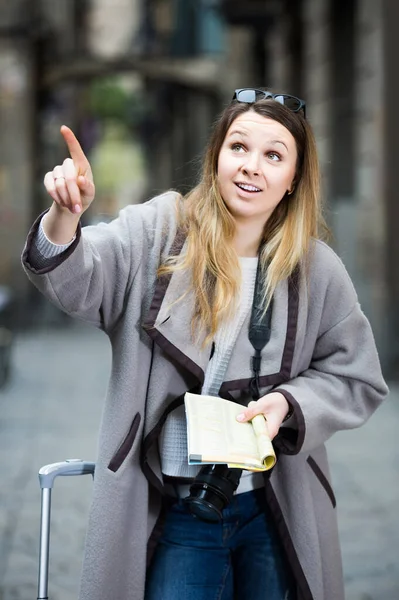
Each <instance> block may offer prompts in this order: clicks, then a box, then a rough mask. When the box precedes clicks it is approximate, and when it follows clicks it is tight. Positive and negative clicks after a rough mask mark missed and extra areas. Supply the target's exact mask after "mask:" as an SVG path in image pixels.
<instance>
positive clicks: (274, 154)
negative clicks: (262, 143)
mask: <svg viewBox="0 0 399 600" xmlns="http://www.w3.org/2000/svg"><path fill="white" fill-rule="evenodd" d="M266 156H267V157H268V158H270V159H271V160H273V161H275V162H277V161H279V160H281V156H280V154H278V153H277V152H267V154H266Z"/></svg>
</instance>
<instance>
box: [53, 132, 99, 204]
mask: <svg viewBox="0 0 399 600" xmlns="http://www.w3.org/2000/svg"><path fill="white" fill-rule="evenodd" d="M61 134H62V137H63V138H64V140H65V142H66V145H67V146H68V150H69V154H70V156H71V158H66V159H65V160H64V162H63V163H62V165H57V166H56V167H54V169H53V170H52V171H49V172H48V173H46V175H45V177H44V185H45V188H46V190H47V192H48V194H49V195H50V196H51V198H52V199H53V200H54V202H56V204H57V205H58V206H59V207H61V208H62V209H68V210H69V211H70V212H71V213H72V214H74V215H80V214H82V213H83V212H84V211H85V210H86V209H87V208H88V207H89V206H90V204H91V203H92V201H93V199H94V194H95V188H94V181H93V173H92V171H91V167H90V163H89V161H88V160H87V158H86V155H85V154H84V152H83V150H82V147H81V145H80V144H79V142H78V140H77V139H76V137H75V134H74V133H73V131H72V130H71V129H69V127H66V125H63V126H62V127H61Z"/></svg>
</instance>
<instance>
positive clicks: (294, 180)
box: [287, 176, 296, 196]
mask: <svg viewBox="0 0 399 600" xmlns="http://www.w3.org/2000/svg"><path fill="white" fill-rule="evenodd" d="M295 187H296V176H295V177H294V179H293V180H292V181H291V186H290V188H289V189H288V190H287V195H288V196H291V194H293V193H294V191H295Z"/></svg>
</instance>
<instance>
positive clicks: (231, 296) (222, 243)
mask: <svg viewBox="0 0 399 600" xmlns="http://www.w3.org/2000/svg"><path fill="white" fill-rule="evenodd" d="M248 110H251V111H254V112H256V113H258V114H259V115H261V116H263V117H266V118H270V119H274V120H275V121H277V122H279V123H281V124H282V125H283V126H284V127H286V128H287V129H288V131H289V132H290V133H291V134H292V136H293V137H294V139H295V142H296V146H297V155H298V159H297V168H296V175H295V179H294V182H295V183H294V185H295V188H294V191H293V193H292V194H286V195H285V196H284V197H283V199H282V200H281V202H280V203H279V204H278V206H277V207H276V208H275V210H274V211H273V213H272V215H271V216H270V218H269V219H268V221H267V223H266V225H265V228H264V231H263V236H262V241H261V249H260V254H259V260H260V264H261V267H262V270H263V273H264V274H265V277H264V278H263V299H264V307H265V310H266V308H267V306H268V305H269V303H270V300H271V298H272V296H273V293H274V291H275V289H276V287H277V285H278V284H279V282H280V281H282V280H284V279H286V278H288V277H289V276H290V275H292V273H293V272H294V270H295V269H296V267H297V266H298V265H299V262H300V261H301V259H302V258H303V257H305V256H306V254H307V251H308V249H309V245H310V241H311V239H312V238H317V237H321V233H322V232H323V233H324V232H326V231H327V227H326V225H325V222H324V219H323V216H322V210H321V201H320V189H319V180H320V171H319V163H318V157H317V150H316V143H315V139H314V135H313V132H312V130H311V127H310V125H309V124H308V122H307V121H306V120H305V118H304V117H303V116H302V115H301V114H300V113H294V112H292V111H291V110H289V109H288V108H286V107H285V106H283V105H281V104H279V103H278V102H276V101H274V100H260V101H257V102H255V103H254V104H244V103H239V102H233V103H232V104H230V105H229V106H228V107H227V108H226V109H225V110H224V111H223V113H222V114H221V116H220V118H219V119H218V120H217V121H216V123H215V126H214V128H213V132H212V135H211V137H210V139H209V143H208V147H207V150H206V153H205V157H204V164H203V170H202V177H201V180H200V183H199V184H198V185H197V186H196V187H195V188H194V189H193V190H192V191H191V192H189V193H188V194H187V195H186V196H185V198H184V199H183V202H182V205H181V207H180V212H179V226H180V228H181V229H182V230H183V232H184V233H185V234H186V235H187V245H186V249H185V251H184V252H183V253H181V254H180V255H179V256H173V257H172V256H171V257H169V258H168V259H167V260H166V261H165V263H164V264H163V265H161V267H160V268H159V270H158V274H159V275H166V274H169V273H172V272H174V271H176V270H182V269H189V270H190V271H191V273H192V291H193V293H194V299H195V310H194V315H193V320H192V332H193V334H195V333H197V334H201V333H205V341H204V344H206V343H208V342H209V341H210V340H211V339H213V337H214V335H215V333H216V331H217V329H218V327H219V325H220V323H221V322H222V321H223V320H224V319H225V318H226V317H228V316H230V315H231V314H232V311H234V308H235V307H236V302H237V297H238V292H239V288H240V281H241V271H240V265H239V261H238V256H237V254H236V251H235V249H234V246H233V239H234V234H235V223H234V219H233V217H232V215H231V214H230V212H229V210H228V209H227V206H226V204H225V202H224V201H223V198H222V197H221V195H220V192H219V186H218V176H217V170H218V157H219V153H220V149H221V146H222V144H223V142H224V139H225V137H226V134H227V131H228V130H229V128H230V126H231V124H232V123H233V121H234V120H235V119H236V118H237V117H238V116H239V115H241V114H243V113H244V112H246V111H248ZM201 337H202V336H201Z"/></svg>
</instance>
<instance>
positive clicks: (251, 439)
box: [185, 392, 274, 471]
mask: <svg viewBox="0 0 399 600" xmlns="http://www.w3.org/2000/svg"><path fill="white" fill-rule="evenodd" d="M185 405H186V415H187V437H188V450H189V462H190V464H206V463H210V464H213V463H223V464H229V465H234V466H235V467H237V468H244V469H248V470H254V471H264V470H265V469H267V468H270V466H269V465H270V463H267V461H266V464H265V462H264V457H262V455H261V454H260V452H259V444H258V439H257V435H259V436H260V437H261V438H262V440H263V436H264V433H265V430H264V429H261V428H259V426H258V429H259V431H260V433H259V434H256V433H255V431H254V427H253V425H252V424H251V423H239V422H238V421H237V420H236V416H237V415H238V414H239V413H240V412H242V406H241V405H239V404H236V403H234V402H230V401H229V400H224V399H222V398H218V397H214V396H200V395H197V394H191V393H189V392H188V393H187V394H186V395H185ZM262 419H263V417H262ZM263 420H264V419H263ZM262 445H263V447H266V446H265V444H262ZM272 451H273V449H272ZM262 452H263V449H262ZM273 455H274V452H273ZM273 464H274V462H273Z"/></svg>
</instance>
